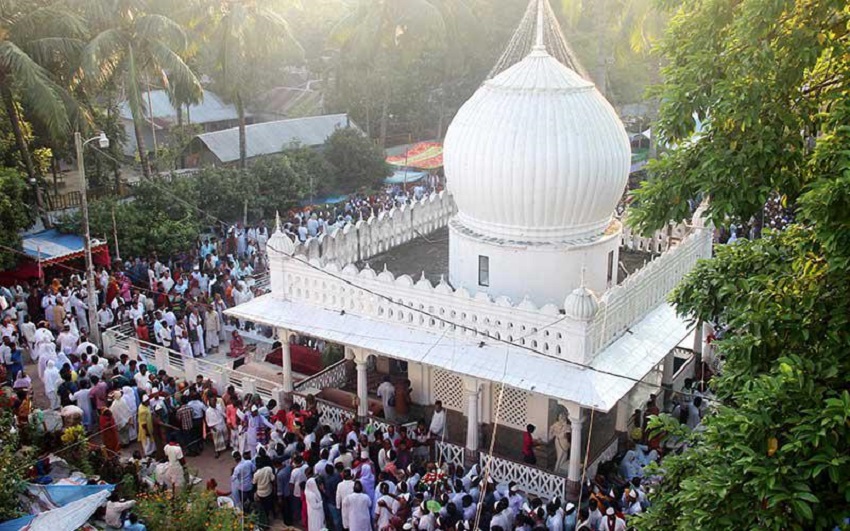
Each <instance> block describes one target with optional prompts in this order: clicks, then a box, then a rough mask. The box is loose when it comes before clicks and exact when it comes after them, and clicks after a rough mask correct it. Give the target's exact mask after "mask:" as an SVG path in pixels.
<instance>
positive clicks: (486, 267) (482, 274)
mask: <svg viewBox="0 0 850 531" xmlns="http://www.w3.org/2000/svg"><path fill="white" fill-rule="evenodd" d="M478 285H479V286H484V287H487V286H489V285H490V257H489V256H483V255H478Z"/></svg>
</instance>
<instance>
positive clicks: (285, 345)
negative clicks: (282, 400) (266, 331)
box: [278, 331, 294, 393]
mask: <svg viewBox="0 0 850 531" xmlns="http://www.w3.org/2000/svg"><path fill="white" fill-rule="evenodd" d="M278 337H279V338H280V339H279V341H280V343H281V346H280V352H281V360H282V361H281V365H282V366H283V390H284V391H285V392H287V393H291V392H292V390H293V388H294V386H293V384H292V356H291V354H290V352H289V332H287V331H284V333H283V334H282V335H280V336H278Z"/></svg>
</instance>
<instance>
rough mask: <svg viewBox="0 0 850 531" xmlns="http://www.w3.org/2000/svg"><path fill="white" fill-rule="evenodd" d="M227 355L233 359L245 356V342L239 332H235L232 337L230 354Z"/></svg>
mask: <svg viewBox="0 0 850 531" xmlns="http://www.w3.org/2000/svg"><path fill="white" fill-rule="evenodd" d="M227 355H228V356H230V357H231V358H239V357H241V356H244V355H245V340H244V339H242V336H240V335H239V331H238V330H234V331H233V333H232V334H231V335H230V352H229V353H228V354H227Z"/></svg>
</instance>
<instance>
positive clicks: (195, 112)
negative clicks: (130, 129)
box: [118, 90, 250, 124]
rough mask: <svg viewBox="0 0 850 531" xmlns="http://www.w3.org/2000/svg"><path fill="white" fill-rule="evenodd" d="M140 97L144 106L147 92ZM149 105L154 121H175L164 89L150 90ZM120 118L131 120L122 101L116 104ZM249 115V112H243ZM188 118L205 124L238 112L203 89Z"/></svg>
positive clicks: (229, 118) (131, 116) (173, 109)
mask: <svg viewBox="0 0 850 531" xmlns="http://www.w3.org/2000/svg"><path fill="white" fill-rule="evenodd" d="M142 98H143V100H144V104H145V107H147V105H148V93H147V92H143V93H142ZM150 107H151V109H150V110H151V111H152V114H153V118H154V121H159V120H164V121H167V122H169V123H172V124H173V123H176V122H177V110H176V109H175V108H174V107H173V106H172V105H171V102H170V101H169V100H168V93H167V92H166V91H164V90H152V91H151V93H150ZM118 110H119V113H120V114H121V118H124V119H125V120H132V119H133V115H132V114H131V113H130V105H129V104H128V103H127V102H126V101H124V102H121V104H120V105H119V106H118ZM148 111H149V110H148V109H145V117H146V118H150V116H151V112H148ZM245 115H246V116H250V114H249V113H245ZM189 118H190V119H191V120H192V123H196V124H206V123H211V122H224V121H227V120H236V119H238V118H239V113H237V112H236V107H235V106H233V105H230V104H227V103H224V102H223V101H222V100H221V98H219V97H218V96H217V95H216V94H214V93H212V92H210V91H208V90H205V91H204V99H203V101H202V102H201V103H199V104H197V105H192V106H190V107H189Z"/></svg>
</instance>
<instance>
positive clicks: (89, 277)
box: [74, 131, 109, 348]
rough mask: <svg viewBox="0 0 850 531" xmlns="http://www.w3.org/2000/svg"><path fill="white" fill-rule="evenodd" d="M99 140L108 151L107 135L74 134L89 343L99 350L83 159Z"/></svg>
mask: <svg viewBox="0 0 850 531" xmlns="http://www.w3.org/2000/svg"><path fill="white" fill-rule="evenodd" d="M95 140H97V143H98V145H99V146H100V148H101V149H106V148H108V147H109V139H108V138H107V137H106V133H104V132H102V131H101V133H100V134H99V135H97V136H96V137H92V138H89V139H88V140H86V141H83V137H82V136H81V135H80V133H79V132H76V133H74V145H75V146H76V148H77V172H78V173H79V174H80V178H81V179H82V180H83V187H82V191H81V192H80V203H81V205H80V208H81V209H82V211H83V232H84V233H85V234H84V237H83V238H84V240H83V242H84V246H85V251H86V288H87V289H88V314H89V316H88V317H89V318H88V321H89V341H91V342H92V343H94V344H95V345H97V346H98V348H103V345H102V343H101V340H100V328H99V325H98V322H97V292H96V290H95V287H94V262H93V261H92V257H91V233H90V232H89V202H88V197H87V195H86V189H87V188H88V182H87V181H86V166H85V160H84V157H83V148H84V147H85V146H86V144H88V143H90V142H94V141H95Z"/></svg>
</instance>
